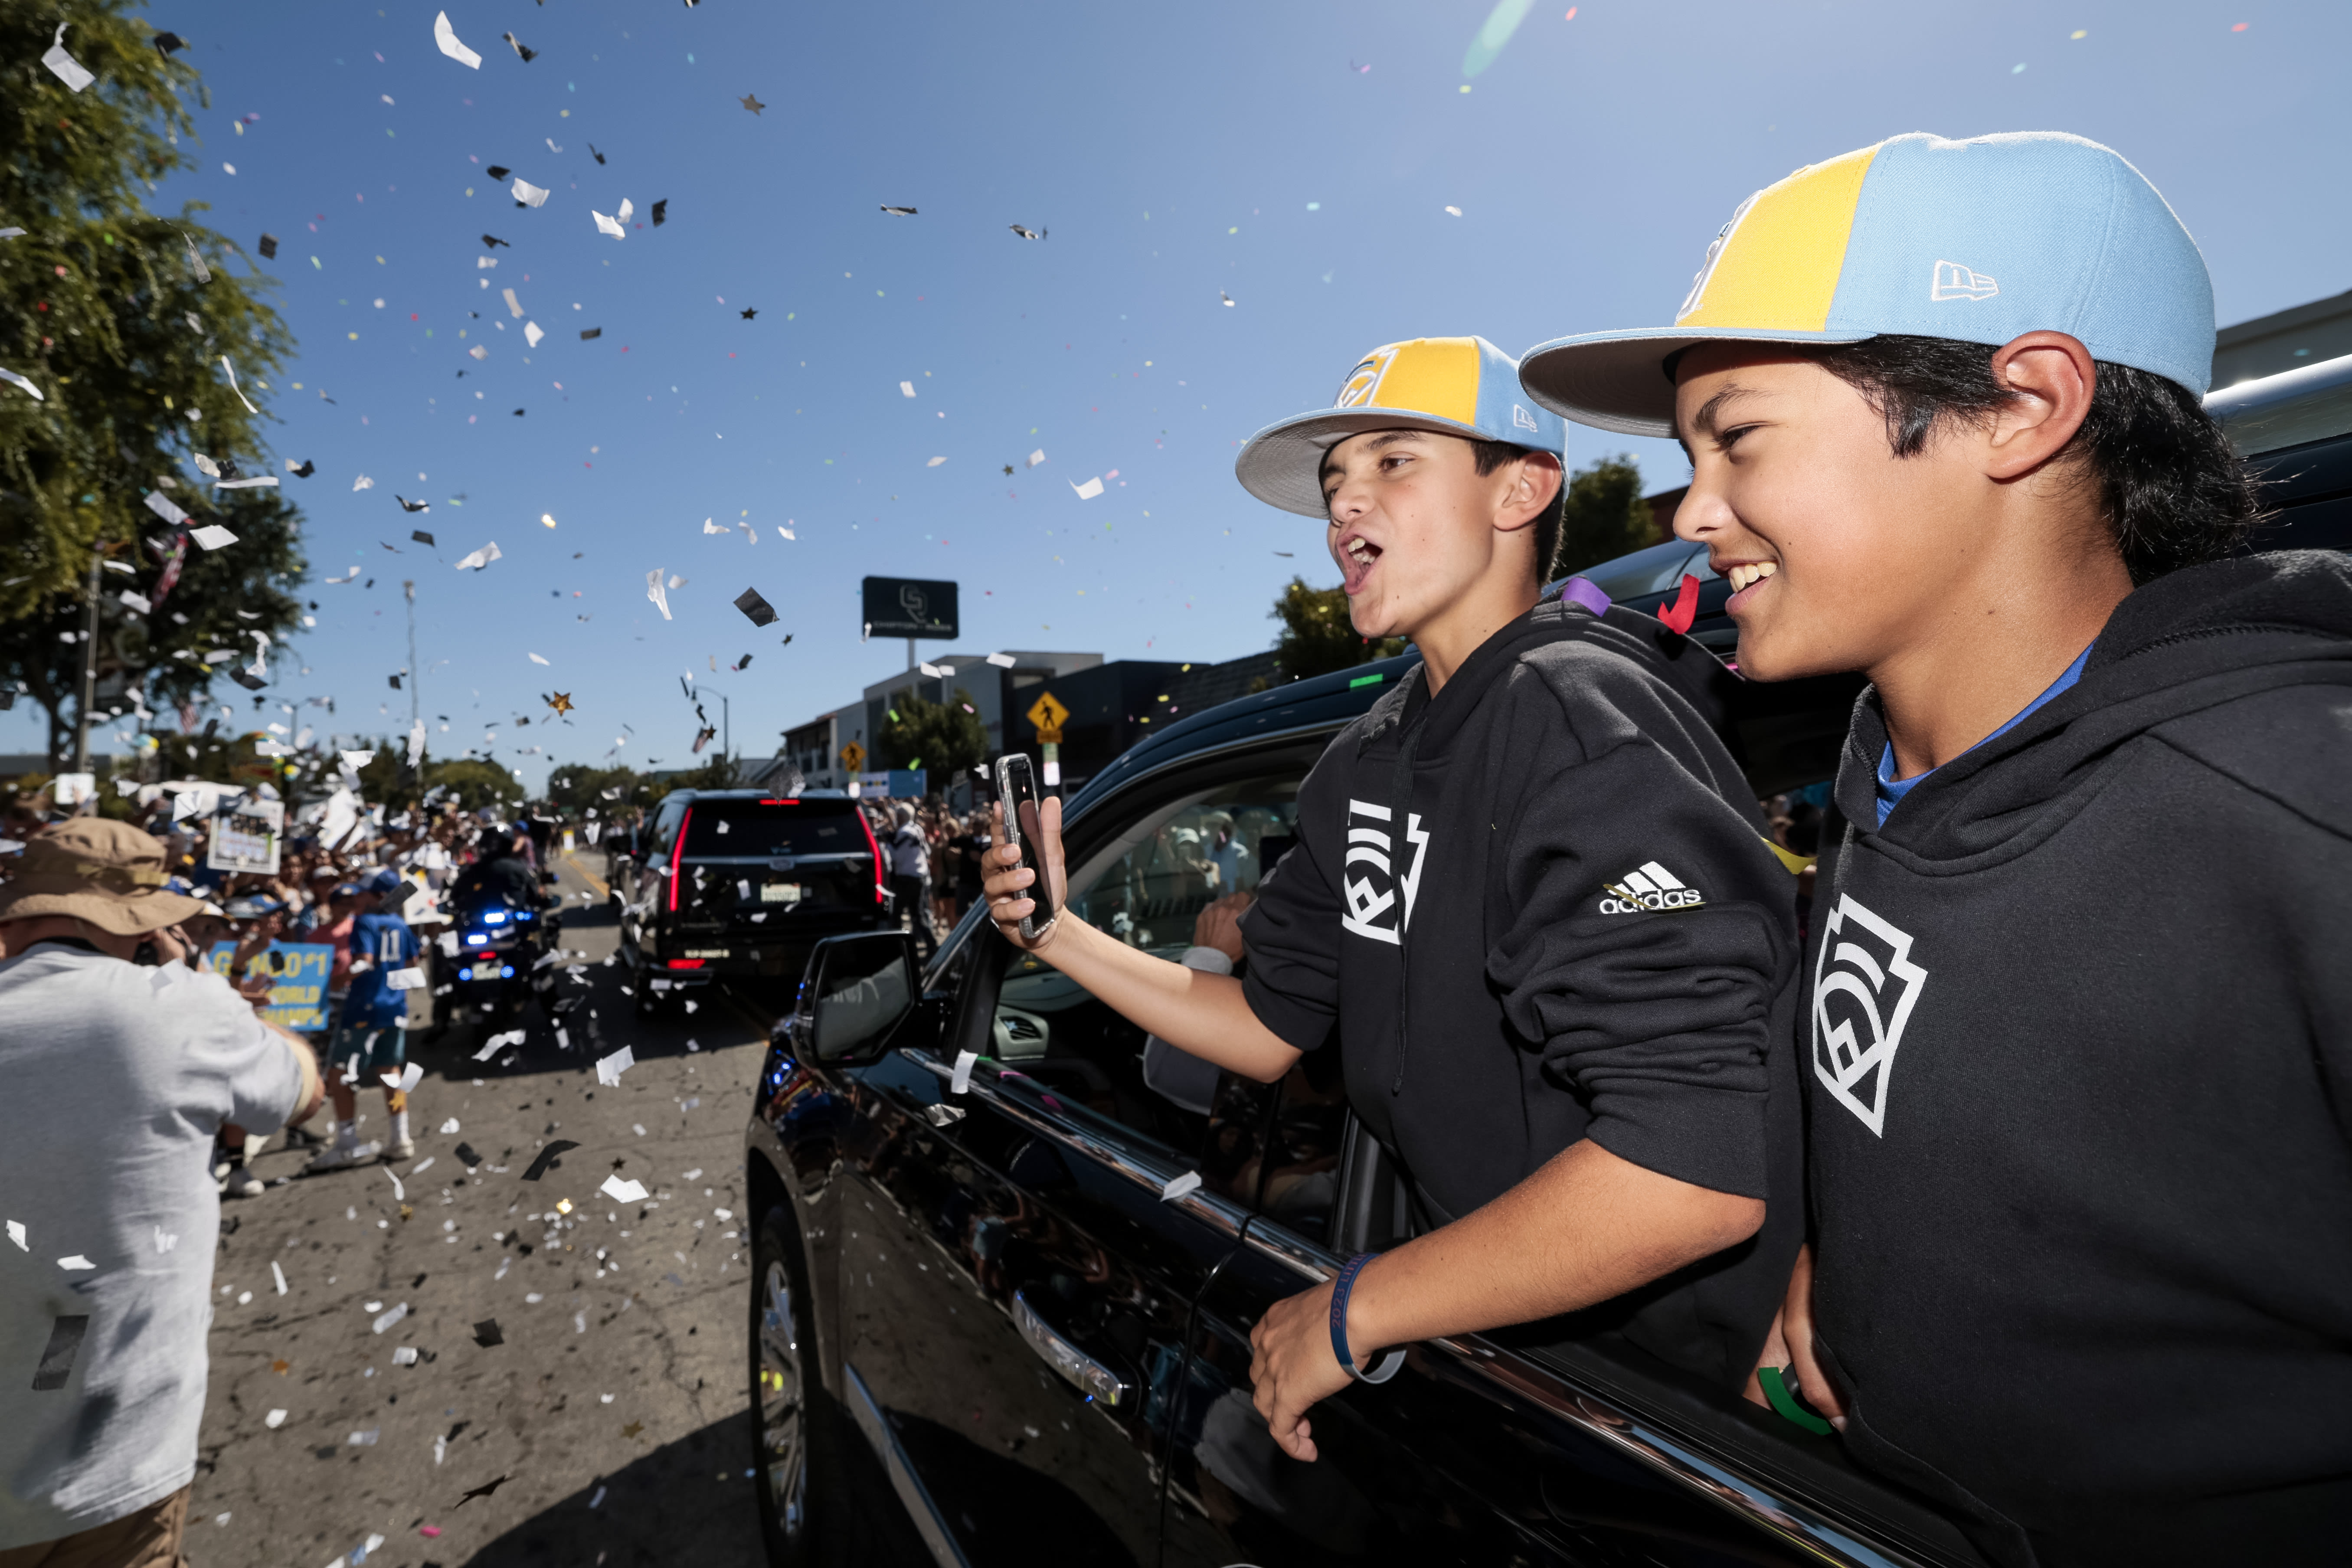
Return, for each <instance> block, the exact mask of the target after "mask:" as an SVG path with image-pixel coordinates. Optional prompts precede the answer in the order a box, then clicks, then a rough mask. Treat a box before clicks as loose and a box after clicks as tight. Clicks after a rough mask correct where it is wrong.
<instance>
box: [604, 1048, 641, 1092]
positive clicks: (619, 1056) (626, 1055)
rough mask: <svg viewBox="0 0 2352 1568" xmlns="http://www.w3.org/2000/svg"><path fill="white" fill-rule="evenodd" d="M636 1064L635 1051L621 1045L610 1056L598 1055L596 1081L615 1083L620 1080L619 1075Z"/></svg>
mask: <svg viewBox="0 0 2352 1568" xmlns="http://www.w3.org/2000/svg"><path fill="white" fill-rule="evenodd" d="M636 1065H637V1056H636V1052H635V1051H634V1050H632V1049H630V1048H629V1047H627V1046H623V1047H621V1048H620V1049H619V1050H617V1051H614V1053H613V1054H612V1055H611V1056H609V1057H600V1058H597V1061H596V1081H597V1082H598V1083H611V1084H617V1083H619V1082H620V1081H621V1075H622V1074H623V1073H625V1072H626V1071H628V1070H629V1069H630V1068H633V1067H635V1066H636Z"/></svg>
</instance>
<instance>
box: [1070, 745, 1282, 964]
mask: <svg viewBox="0 0 2352 1568" xmlns="http://www.w3.org/2000/svg"><path fill="white" fill-rule="evenodd" d="M1304 776H1305V775H1304V774H1303V773H1279V774H1276V775H1273V776H1270V777H1266V778H1262V779H1255V780H1249V781H1245V782H1244V783H1241V784H1233V785H1227V786H1223V787H1221V788H1218V789H1215V790H1213V791H1210V792H1209V794H1208V795H1207V796H1206V797H1205V798H1196V799H1193V800H1190V801H1187V802H1184V803H1183V804H1181V805H1178V806H1176V807H1174V808H1172V809H1163V810H1162V811H1160V813H1158V814H1157V815H1155V816H1151V817H1150V818H1147V819H1146V820H1144V821H1143V822H1141V823H1139V824H1138V825H1137V826H1135V827H1133V828H1131V829H1129V831H1128V832H1127V833H1126V834H1124V835H1122V836H1121V837H1120V839H1119V842H1118V844H1117V845H1115V846H1114V847H1113V848H1114V853H1113V854H1112V855H1111V856H1110V858H1108V860H1107V861H1106V860H1105V859H1104V858H1103V857H1100V856H1097V858H1096V859H1095V861H1094V862H1093V863H1092V864H1091V865H1090V866H1089V867H1087V868H1082V870H1081V873H1080V875H1081V877H1082V878H1083V879H1084V883H1083V886H1074V887H1073V889H1072V891H1071V896H1070V900H1069V903H1070V910H1071V912H1072V913H1074V914H1076V916H1077V917H1078V918H1079V919H1081V920H1083V921H1086V922H1087V924H1088V925H1091V926H1094V927H1095V928H1096V929H1097V930H1099V931H1108V932H1109V933H1110V934H1111V935H1113V936H1115V937H1118V939H1119V940H1120V941H1121V942H1126V943H1127V944H1128V945H1129V946H1130V947H1140V948H1146V949H1150V951H1152V952H1160V953H1162V954H1164V955H1165V956H1167V957H1170V958H1181V957H1182V956H1183V954H1184V950H1185V949H1186V948H1188V947H1190V946H1192V939H1193V927H1194V922H1195V921H1198V920H1199V918H1200V915H1201V911H1202V910H1205V909H1207V908H1208V906H1209V904H1210V903H1211V902H1212V901H1213V900H1216V899H1220V898H1223V897H1225V896H1227V895H1228V894H1233V893H1248V892H1255V890H1256V889H1257V885H1258V883H1259V881H1260V880H1262V879H1264V877H1265V868H1266V867H1267V866H1269V865H1271V864H1272V863H1273V862H1274V861H1276V860H1279V859H1280V858H1282V857H1283V855H1284V854H1285V853H1286V852H1287V851H1288V850H1289V848H1290V846H1291V845H1292V844H1293V843H1294V842H1296V838H1297V821H1298V786H1299V784H1300V783H1301V781H1302V780H1303V778H1304Z"/></svg>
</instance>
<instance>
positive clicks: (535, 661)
mask: <svg viewBox="0 0 2352 1568" xmlns="http://www.w3.org/2000/svg"><path fill="white" fill-rule="evenodd" d="M530 662H531V663H533V664H545V663H547V660H546V659H544V658H541V657H540V656H539V655H538V654H532V655H531V656H530Z"/></svg>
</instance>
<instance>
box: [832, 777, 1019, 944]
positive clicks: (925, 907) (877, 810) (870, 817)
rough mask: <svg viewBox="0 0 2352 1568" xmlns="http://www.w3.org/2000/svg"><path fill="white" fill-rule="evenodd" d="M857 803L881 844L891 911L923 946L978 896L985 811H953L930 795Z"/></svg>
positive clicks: (987, 838)
mask: <svg viewBox="0 0 2352 1568" xmlns="http://www.w3.org/2000/svg"><path fill="white" fill-rule="evenodd" d="M858 805H859V809H860V810H862V811H863V812H865V814H866V826H868V827H870V828H871V829H872V830H873V833H874V841H875V842H876V843H877V844H879V845H880V846H881V847H882V855H883V858H884V860H885V862H886V864H887V871H888V876H889V879H890V889H891V891H892V893H893V894H894V895H896V904H895V906H894V908H895V912H896V913H897V914H898V916H899V917H900V918H901V919H902V920H904V921H906V923H907V924H908V927H909V928H910V929H911V930H912V931H914V932H915V940H916V942H917V945H918V946H919V948H920V949H921V950H922V951H924V952H929V951H930V948H931V946H932V944H933V943H934V942H937V941H938V940H939V939H940V937H942V936H945V935H946V934H947V933H948V932H949V931H953V930H954V929H955V924H956V922H957V921H960V920H961V919H962V918H963V917H964V915H965V913H966V912H967V911H969V910H971V907H972V906H973V905H974V904H976V903H978V902H980V897H981V893H980V881H981V876H982V861H981V857H982V856H983V855H984V854H986V853H987V851H988V847H989V845H990V844H991V843H992V842H993V841H994V840H993V838H992V832H993V829H992V826H991V825H990V822H989V816H988V812H987V811H986V810H985V809H984V808H979V807H975V808H974V809H972V810H971V811H969V812H965V813H961V814H959V813H957V812H954V811H951V810H950V809H949V807H948V806H947V805H946V803H945V802H943V801H941V800H940V799H939V798H938V797H936V796H934V797H932V798H930V799H928V800H925V801H922V802H919V803H915V804H909V803H908V802H906V801H888V800H882V799H868V800H862V801H860V802H859V803H858Z"/></svg>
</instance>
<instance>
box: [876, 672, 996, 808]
mask: <svg viewBox="0 0 2352 1568" xmlns="http://www.w3.org/2000/svg"><path fill="white" fill-rule="evenodd" d="M890 709H891V711H892V712H893V713H895V714H896V715H897V717H896V718H886V719H885V720H884V721H883V724H882V733H881V735H880V736H879V738H878V741H877V745H876V747H875V749H876V750H877V752H880V753H881V757H880V761H881V763H882V765H883V766H884V767H886V768H922V769H925V770H927V771H928V772H929V774H930V776H931V777H932V779H934V780H936V781H937V782H938V783H939V785H940V788H941V789H945V788H946V787H947V781H948V780H950V779H951V778H953V777H955V775H956V774H958V773H962V772H964V771H965V770H966V769H969V768H976V767H978V766H979V765H980V764H981V763H984V762H986V761H987V760H988V731H987V730H986V729H985V728H984V727H983V726H982V724H981V721H980V715H979V714H977V713H975V712H974V711H972V700H971V692H969V691H966V690H965V689H963V688H962V687H961V686H959V687H957V688H956V694H955V697H954V698H953V700H950V701H946V702H933V701H930V700H928V699H927V698H925V697H924V696H922V694H921V693H919V692H918V691H916V690H915V689H912V688H911V687H910V688H908V689H907V690H904V691H901V692H899V693H898V694H897V695H896V696H894V697H892V698H891V699H890Z"/></svg>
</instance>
